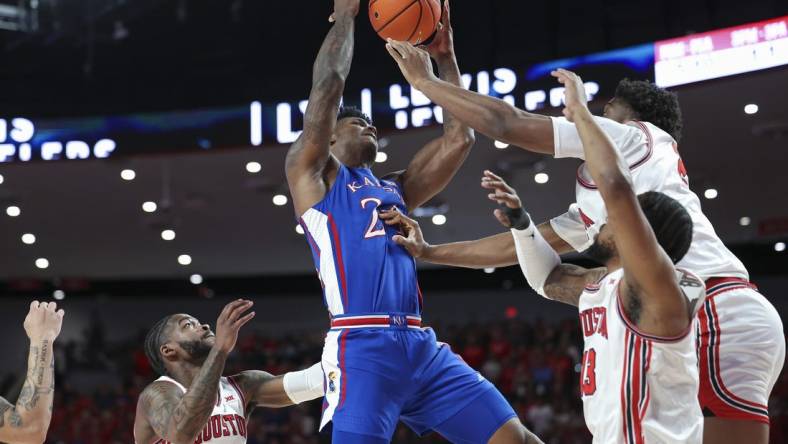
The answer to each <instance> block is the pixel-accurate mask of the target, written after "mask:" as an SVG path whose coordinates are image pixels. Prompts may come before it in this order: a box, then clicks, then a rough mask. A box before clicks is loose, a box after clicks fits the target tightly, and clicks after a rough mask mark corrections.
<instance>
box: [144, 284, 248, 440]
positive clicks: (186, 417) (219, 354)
mask: <svg viewBox="0 0 788 444" xmlns="http://www.w3.org/2000/svg"><path fill="white" fill-rule="evenodd" d="M251 307H252V302H251V301H244V300H240V299H238V300H236V301H233V302H231V303H229V304H227V305H226V306H225V307H224V309H223V310H222V312H221V314H219V318H218V319H217V321H216V342H215V343H214V346H213V347H212V348H211V351H210V353H208V357H207V358H206V360H205V362H204V363H203V365H202V367H201V368H200V371H199V372H198V373H197V376H196V377H195V378H194V380H193V381H192V383H191V385H190V386H189V389H188V390H187V391H186V393H183V392H181V390H180V389H179V388H178V387H177V386H176V385H175V384H172V383H169V382H165V381H160V382H154V383H153V384H151V385H149V386H148V387H147V388H145V390H144V391H143V392H142V394H141V395H140V399H139V401H138V404H137V414H138V415H140V414H141V415H144V417H145V419H147V421H148V424H150V426H151V428H152V429H153V430H154V431H155V432H156V435H157V436H158V437H159V438H162V439H164V440H167V441H170V442H171V443H173V444H191V443H193V442H194V440H195V439H196V438H197V435H198V434H199V433H200V432H201V431H202V429H203V427H205V424H206V423H207V422H208V419H209V418H210V417H211V413H212V412H213V407H214V405H215V404H216V393H217V391H218V389H219V379H220V378H221V376H222V372H223V371H224V364H225V361H226V360H227V355H228V354H229V353H230V352H231V351H232V350H233V348H235V343H236V341H237V340H238V331H239V330H240V329H241V327H243V326H244V325H245V324H246V323H247V322H249V321H250V320H251V319H252V318H253V317H254V315H255V313H254V312H250V313H246V312H247V311H248V310H249V309H250V308H251Z"/></svg>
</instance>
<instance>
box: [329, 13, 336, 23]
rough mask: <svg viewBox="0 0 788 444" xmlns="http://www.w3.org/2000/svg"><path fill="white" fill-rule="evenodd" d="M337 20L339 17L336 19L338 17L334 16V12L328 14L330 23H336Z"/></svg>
mask: <svg viewBox="0 0 788 444" xmlns="http://www.w3.org/2000/svg"><path fill="white" fill-rule="evenodd" d="M335 21H337V19H336V17H335V16H334V14H333V13H331V15H329V16H328V22H329V23H334V22H335Z"/></svg>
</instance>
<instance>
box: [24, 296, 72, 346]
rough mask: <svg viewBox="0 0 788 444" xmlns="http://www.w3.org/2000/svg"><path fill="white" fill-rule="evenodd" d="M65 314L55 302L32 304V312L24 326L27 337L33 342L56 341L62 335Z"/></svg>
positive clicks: (26, 318) (35, 302) (28, 314)
mask: <svg viewBox="0 0 788 444" xmlns="http://www.w3.org/2000/svg"><path fill="white" fill-rule="evenodd" d="M64 314H65V312H64V311H63V309H62V308H61V309H60V310H58V309H57V303H55V302H38V301H33V302H31V303H30V311H29V312H28V313H27V317H25V322H24V324H23V325H24V326H25V332H26V333H27V336H28V337H29V338H30V340H31V341H40V340H43V339H46V340H50V341H54V340H55V338H57V336H58V335H59V334H60V327H61V326H62V325H63V315H64Z"/></svg>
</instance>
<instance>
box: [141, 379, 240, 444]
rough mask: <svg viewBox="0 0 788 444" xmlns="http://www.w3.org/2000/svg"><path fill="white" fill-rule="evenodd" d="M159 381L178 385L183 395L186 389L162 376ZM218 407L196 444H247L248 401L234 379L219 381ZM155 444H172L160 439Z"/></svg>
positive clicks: (195, 441) (215, 406)
mask: <svg viewBox="0 0 788 444" xmlns="http://www.w3.org/2000/svg"><path fill="white" fill-rule="evenodd" d="M157 381H167V382H171V383H173V384H175V385H177V386H178V387H179V388H180V389H181V390H182V391H183V393H186V387H184V386H183V385H181V384H180V383H178V381H176V380H174V379H172V378H168V377H166V376H162V377H161V378H159V379H157ZM217 396H218V399H217V400H216V405H214V407H213V413H212V414H211V418H210V419H209V420H208V423H207V424H206V425H205V427H203V429H202V433H200V434H199V435H198V436H197V439H195V440H194V444H202V443H210V444H245V443H246V412H245V410H246V400H245V399H244V395H243V392H242V391H241V390H240V388H239V387H238V385H237V384H236V383H235V381H233V380H232V378H224V377H222V378H221V379H220V380H219V393H217ZM153 444H170V443H169V441H165V440H163V439H159V440H156V441H154V442H153Z"/></svg>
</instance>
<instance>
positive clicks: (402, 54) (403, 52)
mask: <svg viewBox="0 0 788 444" xmlns="http://www.w3.org/2000/svg"><path fill="white" fill-rule="evenodd" d="M386 41H387V42H388V44H389V45H390V46H391V47H392V48H394V50H395V51H397V54H399V56H400V58H401V59H403V60H404V59H406V58H408V57H407V51H406V50H405V48H404V46H403V45H402V42H398V41H397V40H394V39H391V38H388V39H386Z"/></svg>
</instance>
